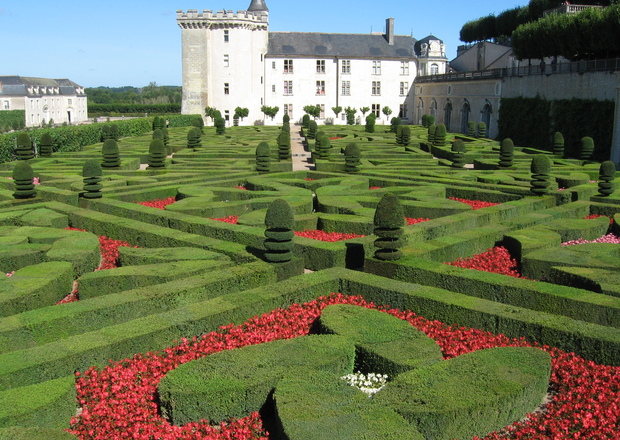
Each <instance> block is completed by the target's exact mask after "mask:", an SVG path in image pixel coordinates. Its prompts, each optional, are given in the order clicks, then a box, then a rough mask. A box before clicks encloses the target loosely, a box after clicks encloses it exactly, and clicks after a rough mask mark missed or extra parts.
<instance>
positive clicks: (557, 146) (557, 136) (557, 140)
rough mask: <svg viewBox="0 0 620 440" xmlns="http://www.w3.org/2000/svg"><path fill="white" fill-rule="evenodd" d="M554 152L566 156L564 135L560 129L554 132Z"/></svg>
mask: <svg viewBox="0 0 620 440" xmlns="http://www.w3.org/2000/svg"><path fill="white" fill-rule="evenodd" d="M553 154H555V155H557V156H560V157H564V136H563V135H562V133H560V132H559V131H556V132H555V133H554V134H553Z"/></svg>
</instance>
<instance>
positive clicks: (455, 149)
mask: <svg viewBox="0 0 620 440" xmlns="http://www.w3.org/2000/svg"><path fill="white" fill-rule="evenodd" d="M466 152H467V148H466V147H465V142H463V140H462V139H457V140H455V141H454V142H452V166H453V167H455V168H463V167H464V166H465V164H466V163H467V161H466V159H465V153H466Z"/></svg>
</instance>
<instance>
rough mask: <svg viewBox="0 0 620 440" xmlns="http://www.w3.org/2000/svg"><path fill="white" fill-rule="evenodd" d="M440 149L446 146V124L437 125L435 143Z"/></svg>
mask: <svg viewBox="0 0 620 440" xmlns="http://www.w3.org/2000/svg"><path fill="white" fill-rule="evenodd" d="M433 143H434V144H435V145H437V146H438V147H443V146H444V145H446V126H445V124H439V125H437V128H435V140H434V142H433Z"/></svg>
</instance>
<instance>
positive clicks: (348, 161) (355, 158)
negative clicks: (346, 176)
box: [344, 142, 361, 174]
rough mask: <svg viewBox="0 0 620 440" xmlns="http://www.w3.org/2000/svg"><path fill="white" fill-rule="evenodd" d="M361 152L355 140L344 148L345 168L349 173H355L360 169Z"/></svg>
mask: <svg viewBox="0 0 620 440" xmlns="http://www.w3.org/2000/svg"><path fill="white" fill-rule="evenodd" d="M360 158H361V152H360V149H359V147H358V146H357V144H356V143H355V142H351V143H350V144H348V145H347V146H346V148H345V149H344V170H345V171H346V172H347V173H350V174H355V173H358V172H359V170H360Z"/></svg>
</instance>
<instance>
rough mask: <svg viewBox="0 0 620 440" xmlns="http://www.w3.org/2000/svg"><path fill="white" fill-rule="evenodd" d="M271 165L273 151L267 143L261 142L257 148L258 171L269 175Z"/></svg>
mask: <svg viewBox="0 0 620 440" xmlns="http://www.w3.org/2000/svg"><path fill="white" fill-rule="evenodd" d="M270 165H271V149H270V148H269V144H268V143H267V142H261V143H260V144H258V147H256V171H258V172H259V173H268V172H269V169H270Z"/></svg>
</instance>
